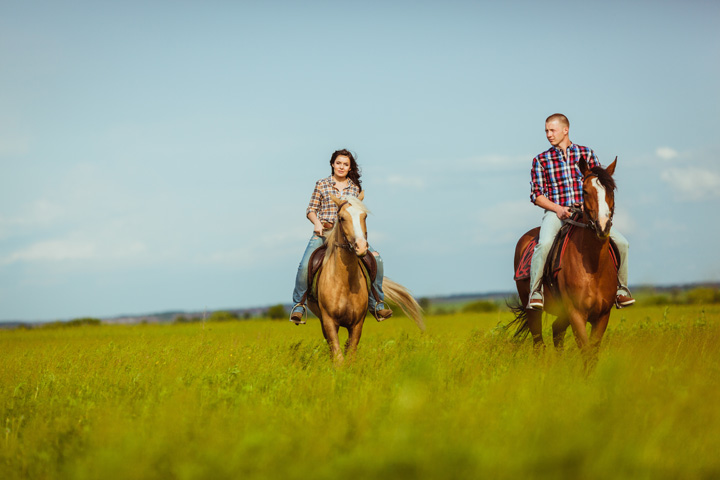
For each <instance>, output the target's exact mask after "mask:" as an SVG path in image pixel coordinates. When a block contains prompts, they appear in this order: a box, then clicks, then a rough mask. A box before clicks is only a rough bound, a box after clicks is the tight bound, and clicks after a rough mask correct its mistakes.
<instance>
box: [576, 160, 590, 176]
mask: <svg viewBox="0 0 720 480" xmlns="http://www.w3.org/2000/svg"><path fill="white" fill-rule="evenodd" d="M578 167H580V173H582V174H583V177H584V176H585V175H586V174H587V172H588V164H587V161H586V160H585V157H580V161H579V162H578Z"/></svg>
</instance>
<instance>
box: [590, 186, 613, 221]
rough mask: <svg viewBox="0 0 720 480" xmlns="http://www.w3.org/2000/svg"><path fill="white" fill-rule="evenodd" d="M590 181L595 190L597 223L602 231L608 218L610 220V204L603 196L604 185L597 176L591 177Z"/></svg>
mask: <svg viewBox="0 0 720 480" xmlns="http://www.w3.org/2000/svg"><path fill="white" fill-rule="evenodd" d="M590 183H591V184H592V186H593V187H595V190H597V198H598V224H599V225H600V228H601V229H602V230H603V231H604V230H605V227H606V225H607V222H608V220H610V206H609V205H608V203H607V198H606V197H605V187H603V186H602V184H601V183H600V180H598V179H597V178H593V179H592V180H591V181H590Z"/></svg>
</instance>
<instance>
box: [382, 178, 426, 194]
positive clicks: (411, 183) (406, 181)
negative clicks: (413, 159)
mask: <svg viewBox="0 0 720 480" xmlns="http://www.w3.org/2000/svg"><path fill="white" fill-rule="evenodd" d="M385 183H387V184H388V185H391V186H395V187H409V188H414V189H417V190H421V189H423V188H425V180H423V179H422V178H420V177H411V176H407V175H389V176H387V177H386V178H385Z"/></svg>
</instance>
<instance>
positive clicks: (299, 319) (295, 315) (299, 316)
mask: <svg viewBox="0 0 720 480" xmlns="http://www.w3.org/2000/svg"><path fill="white" fill-rule="evenodd" d="M297 307H302V310H298V311H297V312H292V313H291V314H290V321H291V322H293V323H294V324H295V325H305V318H304V313H305V305H295V307H293V309H295V308H297Z"/></svg>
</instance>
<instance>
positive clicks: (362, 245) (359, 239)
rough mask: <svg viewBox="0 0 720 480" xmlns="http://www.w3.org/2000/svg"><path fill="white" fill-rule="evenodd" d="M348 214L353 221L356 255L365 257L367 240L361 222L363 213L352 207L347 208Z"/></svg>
mask: <svg viewBox="0 0 720 480" xmlns="http://www.w3.org/2000/svg"><path fill="white" fill-rule="evenodd" d="M347 212H348V213H349V214H350V218H351V219H352V226H353V234H354V237H355V250H356V253H358V254H360V255H364V254H365V252H366V251H367V240H365V232H363V228H362V221H361V219H362V214H363V211H362V210H361V209H359V208H358V207H356V206H353V205H350V206H349V207H348V208H347Z"/></svg>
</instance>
